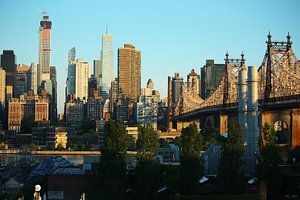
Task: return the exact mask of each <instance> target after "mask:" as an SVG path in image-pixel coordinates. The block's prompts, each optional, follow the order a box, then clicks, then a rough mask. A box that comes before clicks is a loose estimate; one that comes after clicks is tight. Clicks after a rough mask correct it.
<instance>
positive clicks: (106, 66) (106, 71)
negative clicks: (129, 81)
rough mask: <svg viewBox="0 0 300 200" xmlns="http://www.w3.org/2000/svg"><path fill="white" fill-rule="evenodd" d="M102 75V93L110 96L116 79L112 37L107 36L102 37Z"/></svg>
mask: <svg viewBox="0 0 300 200" xmlns="http://www.w3.org/2000/svg"><path fill="white" fill-rule="evenodd" d="M100 74H102V91H105V92H106V93H107V94H109V89H110V83H111V82H112V81H113V80H114V79H115V75H114V63H113V49H112V36H111V35H109V34H108V32H107V31H106V34H104V35H103V36H102V51H101V68H100Z"/></svg>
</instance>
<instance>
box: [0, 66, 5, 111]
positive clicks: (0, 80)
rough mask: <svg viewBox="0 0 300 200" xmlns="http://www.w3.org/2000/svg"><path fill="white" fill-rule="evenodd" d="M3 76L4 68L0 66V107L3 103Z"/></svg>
mask: <svg viewBox="0 0 300 200" xmlns="http://www.w3.org/2000/svg"><path fill="white" fill-rule="evenodd" d="M5 76H6V75H5V70H4V69H3V68H1V67H0V107H1V105H2V106H3V105H4V104H5ZM0 112H1V111H0Z"/></svg>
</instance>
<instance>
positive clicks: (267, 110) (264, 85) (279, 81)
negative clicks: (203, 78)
mask: <svg viewBox="0 0 300 200" xmlns="http://www.w3.org/2000/svg"><path fill="white" fill-rule="evenodd" d="M292 44H293V42H292V41H291V36H290V35H289V33H288V35H287V37H286V41H280V42H277V41H272V36H271V34H270V33H269V34H268V36H267V41H266V45H267V50H266V53H265V55H264V57H263V61H262V64H261V65H260V67H259V68H258V88H257V90H258V111H259V113H260V122H259V123H260V125H262V124H264V123H265V122H267V123H270V124H272V125H273V124H274V123H276V122H277V121H280V120H281V119H280V118H282V121H284V123H286V124H287V126H288V129H289V130H288V131H289V132H290V135H291V136H293V141H290V143H291V144H292V143H293V144H292V146H294V145H296V144H297V145H299V144H300V61H299V60H297V58H296V55H295V53H294V52H293V49H292ZM224 60H225V73H224V74H223V76H222V78H221V81H220V84H219V86H218V87H217V88H216V90H215V91H214V93H213V94H212V95H211V96H210V97H208V98H207V99H201V98H200V97H199V96H197V97H195V96H194V95H192V94H190V93H189V91H188V89H187V87H186V86H185V85H184V86H183V87H182V95H181V98H180V99H179V101H178V102H177V104H176V105H173V108H174V118H173V119H174V120H175V122H176V123H177V128H178V127H179V129H180V128H183V127H185V126H186V125H188V124H189V123H191V122H197V121H198V122H199V123H200V127H201V128H203V127H205V126H206V125H207V124H206V122H205V120H207V118H209V117H212V116H214V120H213V121H218V123H215V124H216V125H215V126H216V127H217V128H220V129H221V127H220V126H222V125H221V124H222V120H221V116H222V115H224V114H225V115H228V116H230V117H231V118H237V115H238V72H239V71H240V70H241V69H243V68H244V69H245V68H246V66H245V61H246V60H245V58H244V54H243V53H242V55H241V58H240V59H230V58H229V54H228V52H227V53H226V56H225V59H224ZM281 115H289V116H290V118H289V119H287V116H281ZM276 120H277V121H276ZM179 124H181V125H179ZM297 132H299V134H296V133H297ZM291 140H292V139H291ZM294 140H295V141H294Z"/></svg>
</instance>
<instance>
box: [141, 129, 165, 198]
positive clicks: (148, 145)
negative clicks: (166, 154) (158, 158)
mask: <svg viewBox="0 0 300 200" xmlns="http://www.w3.org/2000/svg"><path fill="white" fill-rule="evenodd" d="M136 146H137V152H138V155H137V159H138V163H137V166H136V169H135V174H136V194H137V198H138V199H153V198H154V196H155V192H156V191H157V190H158V189H159V187H160V186H161V180H162V171H161V168H160V166H159V164H158V163H156V162H155V154H156V150H157V148H158V147H159V142H158V135H157V132H156V131H155V130H154V129H153V128H152V127H151V126H150V125H147V126H146V127H140V128H139V137H138V140H137V144H136Z"/></svg>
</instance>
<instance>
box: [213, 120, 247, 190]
mask: <svg viewBox="0 0 300 200" xmlns="http://www.w3.org/2000/svg"><path fill="white" fill-rule="evenodd" d="M220 143H221V151H222V152H221V158H220V162H219V169H218V179H219V182H220V186H221V188H222V190H223V192H226V193H228V194H238V193H241V192H243V185H244V183H243V179H244V172H243V170H242V167H243V160H242V159H243V155H244V142H243V139H242V131H241V130H240V126H239V124H238V122H236V121H231V122H230V123H229V126H228V136H227V137H223V138H222V140H221V141H220Z"/></svg>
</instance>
